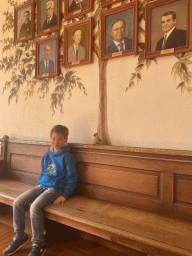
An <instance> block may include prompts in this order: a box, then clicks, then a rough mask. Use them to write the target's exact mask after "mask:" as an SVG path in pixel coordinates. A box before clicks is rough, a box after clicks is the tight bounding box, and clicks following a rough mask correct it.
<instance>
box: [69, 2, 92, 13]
mask: <svg viewBox="0 0 192 256" xmlns="http://www.w3.org/2000/svg"><path fill="white" fill-rule="evenodd" d="M88 4H89V2H88V0H73V1H72V3H71V5H70V6H69V13H70V12H74V11H77V10H80V9H83V8H86V7H88Z"/></svg>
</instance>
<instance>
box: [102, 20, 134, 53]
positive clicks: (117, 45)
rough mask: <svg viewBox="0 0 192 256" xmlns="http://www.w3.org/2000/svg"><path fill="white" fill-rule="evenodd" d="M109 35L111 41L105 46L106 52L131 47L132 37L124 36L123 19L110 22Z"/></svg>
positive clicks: (124, 49)
mask: <svg viewBox="0 0 192 256" xmlns="http://www.w3.org/2000/svg"><path fill="white" fill-rule="evenodd" d="M110 35H111V36H112V38H113V41H112V43H111V44H110V45H109V46H108V47H107V48H106V54H108V53H113V52H118V51H126V50H129V49H132V39H130V38H127V37H125V21H124V20H123V19H116V20H114V21H113V22H112V23H111V27H110Z"/></svg>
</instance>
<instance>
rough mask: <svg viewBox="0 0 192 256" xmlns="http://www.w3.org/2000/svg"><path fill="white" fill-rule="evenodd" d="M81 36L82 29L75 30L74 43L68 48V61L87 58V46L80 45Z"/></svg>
mask: <svg viewBox="0 0 192 256" xmlns="http://www.w3.org/2000/svg"><path fill="white" fill-rule="evenodd" d="M81 37H82V31H81V29H76V30H75V31H74V32H73V37H72V39H73V44H72V45H71V46H70V47H69V48H68V62H71V61H78V60H83V59H85V55H86V50H85V47H83V46H82V45H80V42H81Z"/></svg>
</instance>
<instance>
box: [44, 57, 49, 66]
mask: <svg viewBox="0 0 192 256" xmlns="http://www.w3.org/2000/svg"><path fill="white" fill-rule="evenodd" d="M44 65H45V67H46V66H47V65H48V66H49V59H48V60H47V61H46V60H45V59H44Z"/></svg>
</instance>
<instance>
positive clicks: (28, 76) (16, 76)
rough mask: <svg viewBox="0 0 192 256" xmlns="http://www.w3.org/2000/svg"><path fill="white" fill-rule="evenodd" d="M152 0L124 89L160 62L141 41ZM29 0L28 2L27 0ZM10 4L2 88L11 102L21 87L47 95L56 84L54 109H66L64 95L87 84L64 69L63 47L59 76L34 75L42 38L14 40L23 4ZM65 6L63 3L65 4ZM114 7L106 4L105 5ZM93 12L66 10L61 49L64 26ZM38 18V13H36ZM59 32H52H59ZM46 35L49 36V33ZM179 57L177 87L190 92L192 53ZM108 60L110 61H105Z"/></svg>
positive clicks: (97, 28)
mask: <svg viewBox="0 0 192 256" xmlns="http://www.w3.org/2000/svg"><path fill="white" fill-rule="evenodd" d="M148 1H149V0H143V1H141V0H140V1H139V34H140V35H141V36H140V37H139V42H138V53H137V55H136V57H137V58H138V62H137V65H136V67H135V72H134V73H132V74H131V77H130V80H129V83H128V86H126V88H125V91H128V89H131V88H132V87H133V86H134V85H135V84H136V83H138V82H139V81H140V80H141V78H142V71H143V69H144V68H147V69H148V68H149V67H150V65H151V63H152V62H155V63H156V64H157V59H145V58H144V48H145V43H144V42H142V41H140V40H141V39H140V38H144V35H145V31H144V29H143V27H144V21H145V5H146V3H147V2H148ZM26 2H29V0H27V1H26ZM127 2H129V1H127V0H126V1H123V2H122V4H125V3H127ZM8 3H9V5H10V8H9V9H8V10H7V11H6V12H4V13H3V15H4V17H5V22H4V24H3V27H2V32H3V34H4V36H5V38H3V39H2V40H1V43H2V44H3V49H2V59H1V60H0V70H1V71H4V72H5V73H7V74H8V79H7V82H6V83H5V85H4V87H3V91H2V92H5V91H6V90H9V97H8V103H10V102H11V101H12V100H15V102H16V103H17V102H18V100H19V93H20V90H21V88H22V87H23V88H24V89H25V90H24V94H25V99H28V98H29V97H32V96H33V95H34V94H35V93H37V94H38V95H39V98H44V97H45V95H46V94H47V93H48V92H49V88H50V85H51V86H53V85H54V86H55V87H54V91H53V92H52V94H51V96H50V101H51V109H52V113H53V114H54V113H55V111H56V110H57V109H59V110H60V112H63V103H64V101H65V98H66V97H68V98H70V97H72V91H73V89H74V88H78V89H79V90H80V91H82V93H83V94H84V95H87V92H86V88H85V86H84V85H83V82H82V79H81V78H80V77H78V76H76V74H75V73H76V71H75V70H72V69H64V68H63V55H62V54H63V53H62V50H61V52H60V56H59V65H60V70H61V74H60V75H59V76H58V77H56V78H45V79H41V80H37V79H35V57H36V52H35V45H36V40H38V39H39V38H38V37H37V36H36V34H35V38H34V39H33V40H30V41H27V42H24V43H20V44H16V45H15V44H14V42H13V35H14V8H15V7H17V6H18V5H20V4H22V3H23V2H22V1H19V0H18V1H17V0H8ZM62 4H64V0H62ZM95 4H96V5H97V8H96V10H95V11H94V12H93V18H94V28H93V32H94V38H93V40H94V45H93V51H94V52H95V54H96V56H97V58H98V65H99V76H100V77H99V118H98V119H99V120H98V129H97V132H98V135H99V138H100V139H101V141H102V144H108V141H107V138H106V129H107V127H106V113H105V112H106V111H105V110H106V101H105V95H106V88H105V84H106V83H105V75H104V74H105V72H104V70H105V68H106V65H105V61H102V60H101V58H100V56H101V51H100V49H101V11H102V8H101V0H95ZM62 8H63V7H62ZM109 8H111V7H110V6H109V7H106V8H105V9H109ZM89 15H90V14H86V15H82V16H80V17H78V18H73V19H71V20H67V21H65V20H64V17H63V13H62V15H61V19H62V22H61V24H62V28H61V30H60V32H59V33H60V49H63V26H64V25H66V24H68V23H71V22H73V21H78V20H81V19H84V18H86V17H88V16H89ZM35 21H36V17H35ZM57 33H58V32H55V33H52V34H57ZM47 36H50V34H48V35H47ZM175 57H176V59H177V61H176V63H175V64H174V65H173V67H172V76H173V77H174V78H177V77H179V78H180V80H181V81H180V83H179V84H178V85H177V89H180V90H181V92H184V91H185V90H187V91H188V92H191V91H192V86H190V83H191V77H192V73H191V72H190V71H189V65H190V64H192V61H191V60H190V58H191V57H192V53H185V54H179V55H175ZM106 62H107V61H106Z"/></svg>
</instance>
